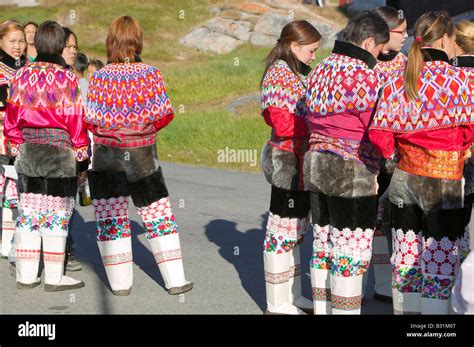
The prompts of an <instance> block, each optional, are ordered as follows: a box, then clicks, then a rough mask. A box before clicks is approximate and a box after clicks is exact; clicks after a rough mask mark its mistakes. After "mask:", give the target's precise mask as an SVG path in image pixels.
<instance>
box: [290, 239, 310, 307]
mask: <svg viewBox="0 0 474 347" xmlns="http://www.w3.org/2000/svg"><path fill="white" fill-rule="evenodd" d="M299 242H300V243H301V242H302V239H301V240H300V241H299ZM300 243H298V244H297V245H295V246H294V247H293V248H292V249H291V251H290V278H289V280H288V282H289V284H288V285H289V287H290V291H289V297H288V298H289V301H290V302H291V303H293V305H295V306H296V307H298V308H300V309H301V310H303V311H304V312H306V313H308V314H313V302H312V301H311V300H308V299H306V298H305V297H303V296H302V292H301V255H300Z"/></svg>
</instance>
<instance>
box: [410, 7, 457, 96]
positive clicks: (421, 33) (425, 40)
mask: <svg viewBox="0 0 474 347" xmlns="http://www.w3.org/2000/svg"><path fill="white" fill-rule="evenodd" d="M413 33H414V36H415V40H413V43H412V44H411V46H410V50H409V51H408V62H407V65H406V66H405V81H404V87H405V94H406V96H407V98H408V100H410V101H414V100H415V99H416V98H417V97H418V79H419V78H420V73H421V67H422V65H423V54H422V53H421V47H424V46H431V45H432V44H433V42H434V41H436V40H439V39H440V38H442V37H443V36H444V35H445V34H447V35H448V36H450V37H451V36H452V35H453V34H454V24H453V22H452V20H451V17H449V14H448V13H447V12H446V11H441V12H439V11H432V12H427V13H425V14H423V15H422V16H421V17H420V18H418V20H417V21H416V23H415V26H414V27H413Z"/></svg>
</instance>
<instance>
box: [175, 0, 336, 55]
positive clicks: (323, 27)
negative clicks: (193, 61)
mask: <svg viewBox="0 0 474 347" xmlns="http://www.w3.org/2000/svg"><path fill="white" fill-rule="evenodd" d="M209 11H210V13H213V14H214V15H215V17H214V18H212V19H211V20H209V21H208V22H207V23H204V24H202V25H201V26H199V27H197V28H194V29H193V30H192V31H191V32H189V33H188V34H186V35H185V36H184V37H183V38H182V39H181V40H180V42H181V44H183V45H185V46H187V47H192V48H196V49H198V50H201V51H207V52H214V53H218V54H223V53H229V52H231V51H233V50H234V49H235V48H237V47H238V46H240V45H242V44H244V43H251V44H253V45H256V46H266V47H272V46H274V45H275V43H276V40H277V39H278V37H279V35H280V32H281V29H282V28H283V26H284V25H285V24H287V23H289V22H290V21H292V20H294V19H306V20H308V21H309V22H310V23H311V24H313V25H314V26H315V27H316V28H317V29H318V30H319V32H320V33H321V34H322V36H323V42H322V46H323V47H332V46H333V44H334V40H335V37H336V33H337V32H338V31H339V30H340V29H341V28H340V27H339V26H337V25H336V24H334V23H332V22H330V21H327V20H326V19H324V18H323V17H321V16H319V15H317V14H314V13H312V12H311V11H308V8H307V7H305V5H302V4H296V3H293V2H291V1H288V0H287V1H284V0H266V1H263V2H261V3H260V2H244V3H239V4H226V5H223V6H220V7H219V6H213V7H211V8H210V9H209Z"/></svg>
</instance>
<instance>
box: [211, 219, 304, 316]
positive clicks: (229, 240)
mask: <svg viewBox="0 0 474 347" xmlns="http://www.w3.org/2000/svg"><path fill="white" fill-rule="evenodd" d="M261 218H262V223H261V226H260V228H259V229H249V230H247V231H245V232H241V231H240V230H238V229H237V224H236V223H235V222H232V221H228V220H224V219H214V220H212V221H210V222H209V223H208V224H207V225H206V231H205V234H206V236H207V238H208V239H209V241H211V242H213V243H215V244H216V245H218V246H219V254H220V255H221V256H222V257H223V258H224V259H225V260H227V262H229V263H230V264H232V265H234V267H235V269H236V270H237V273H238V274H239V278H240V281H241V283H242V287H243V288H244V289H245V291H246V292H247V293H248V295H249V296H250V297H251V298H252V299H253V300H254V302H255V303H256V304H257V305H258V307H259V308H260V309H261V310H262V312H263V311H265V309H266V306H267V304H266V295H265V279H264V271H263V253H262V252H263V241H264V238H265V227H266V224H267V218H268V215H267V213H265V214H262V215H261ZM305 243H306V242H305ZM237 252H238V254H237V255H236V253H237ZM310 256H311V249H310V248H308V247H306V246H303V247H302V251H301V259H302V274H303V276H302V281H303V283H302V287H303V288H304V289H303V295H304V296H305V297H308V295H311V282H310V279H309V278H308V276H305V275H304V274H306V273H309V259H310ZM309 297H310V296H309Z"/></svg>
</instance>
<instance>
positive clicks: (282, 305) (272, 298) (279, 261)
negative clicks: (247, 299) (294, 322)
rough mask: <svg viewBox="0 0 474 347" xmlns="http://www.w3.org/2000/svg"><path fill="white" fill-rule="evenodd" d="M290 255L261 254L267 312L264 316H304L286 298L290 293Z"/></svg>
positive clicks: (287, 253)
mask: <svg viewBox="0 0 474 347" xmlns="http://www.w3.org/2000/svg"><path fill="white" fill-rule="evenodd" d="M290 257H291V255H290V253H289V252H283V253H276V252H264V253H263V266H264V270H265V291H266V295H267V310H266V312H265V314H287V315H294V314H300V315H304V314H306V313H305V312H303V311H302V310H300V309H299V308H298V307H296V306H295V305H293V303H292V302H290V300H289V298H288V292H289V291H290V282H289V279H290Z"/></svg>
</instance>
